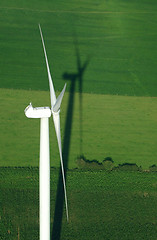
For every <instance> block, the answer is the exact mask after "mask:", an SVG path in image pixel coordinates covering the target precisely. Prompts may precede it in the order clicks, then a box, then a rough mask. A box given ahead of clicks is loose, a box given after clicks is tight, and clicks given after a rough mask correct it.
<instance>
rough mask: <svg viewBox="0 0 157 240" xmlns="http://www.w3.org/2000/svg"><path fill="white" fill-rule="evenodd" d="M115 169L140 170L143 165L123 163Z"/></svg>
mask: <svg viewBox="0 0 157 240" xmlns="http://www.w3.org/2000/svg"><path fill="white" fill-rule="evenodd" d="M115 170H120V171H140V170H141V167H138V166H137V165H136V163H123V164H119V165H118V167H116V168H115Z"/></svg>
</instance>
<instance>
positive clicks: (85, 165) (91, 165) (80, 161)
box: [77, 155, 103, 170]
mask: <svg viewBox="0 0 157 240" xmlns="http://www.w3.org/2000/svg"><path fill="white" fill-rule="evenodd" d="M77 165H78V168H80V169H86V170H102V169H103V164H102V163H99V162H98V161H97V160H88V159H86V158H85V156H84V155H81V156H79V157H78V158H77Z"/></svg>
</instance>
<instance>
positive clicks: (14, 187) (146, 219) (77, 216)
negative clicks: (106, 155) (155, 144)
mask: <svg viewBox="0 0 157 240" xmlns="http://www.w3.org/2000/svg"><path fill="white" fill-rule="evenodd" d="M0 173H1V186H0V191H1V195H0V200H1V208H0V217H1V220H2V221H1V222H0V224H1V225H0V226H1V229H3V231H0V237H1V239H3V240H8V239H9V240H12V239H18V235H19V239H20V240H27V239H34V240H36V239H39V237H38V234H39V223H38V221H39V219H38V215H39V209H38V202H39V198H38V178H39V177H38V168H32V169H28V168H22V169H13V168H10V169H4V168H1V169H0ZM57 179H58V171H56V170H53V169H52V170H51V230H52V228H53V225H54V206H55V199H56V186H57ZM156 188H157V174H153V173H138V172H125V173H124V172H110V173H107V172H104V171H99V172H80V171H68V173H67V189H68V203H69V214H70V222H69V224H67V223H66V215H65V209H63V219H62V228H61V230H60V237H56V238H52V239H56V240H57V239H60V240H63V239H68V240H73V239H76V240H77V239H86V240H88V239H91V238H93V237H94V238H95V239H99V240H104V239H110V240H119V239H122V240H132V239H138V240H142V239H143V240H148V239H149V240H156V231H157V212H156V208H157V194H156V193H157V192H156ZM17 201H18V204H16V202H17ZM2 224H3V225H2ZM51 237H52V235H51Z"/></svg>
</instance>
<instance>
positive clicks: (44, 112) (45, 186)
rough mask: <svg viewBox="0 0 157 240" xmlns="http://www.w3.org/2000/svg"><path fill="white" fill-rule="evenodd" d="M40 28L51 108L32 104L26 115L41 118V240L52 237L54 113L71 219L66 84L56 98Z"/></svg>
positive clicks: (28, 107)
mask: <svg viewBox="0 0 157 240" xmlns="http://www.w3.org/2000/svg"><path fill="white" fill-rule="evenodd" d="M39 30H40V35H41V40H42V45H43V49H44V55H45V61H46V67H47V73H48V79H49V87H50V100H51V108H49V107H37V108H33V106H32V104H31V103H30V105H28V106H27V107H26V108H25V115H26V117H28V118H40V163H39V177H40V180H39V181H40V184H39V185H40V189H39V194H40V240H49V239H50V150H49V118H50V117H51V115H53V121H54V126H55V131H56V136H57V141H58V148H59V154H60V162H61V169H62V178H63V187H64V196H65V206H66V217H67V221H69V215H68V204H67V194H66V185H65V174H64V166H63V158H62V147H61V132H60V115H59V113H60V106H61V102H62V98H63V95H64V92H65V88H66V84H65V85H64V88H63V90H62V92H61V93H60V95H59V96H58V98H56V95H55V91H54V86H53V82H52V78H51V73H50V69H49V64H48V59H47V54H46V48H45V44H44V39H43V35H42V31H41V27H40V24H39Z"/></svg>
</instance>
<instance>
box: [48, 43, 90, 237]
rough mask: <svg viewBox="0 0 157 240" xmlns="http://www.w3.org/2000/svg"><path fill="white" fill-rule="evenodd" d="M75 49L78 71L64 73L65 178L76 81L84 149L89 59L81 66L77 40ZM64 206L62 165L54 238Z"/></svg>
mask: <svg viewBox="0 0 157 240" xmlns="http://www.w3.org/2000/svg"><path fill="white" fill-rule="evenodd" d="M75 51H76V59H77V62H76V64H77V72H76V73H68V72H65V73H64V74H63V76H62V77H63V79H64V80H66V81H67V80H68V81H70V87H69V97H68V104H67V112H66V121H65V128H64V140H63V164H64V172H65V179H66V175H67V169H68V161H69V151H70V144H71V131H72V123H73V111H74V101H75V88H76V82H77V81H78V83H79V103H80V109H79V112H80V139H81V140H80V151H82V90H83V74H84V72H85V70H86V68H87V65H88V63H89V60H86V62H85V63H84V64H83V66H81V60H80V54H79V50H78V44H77V42H76V41H75ZM63 207H64V188H63V180H62V171H61V166H60V170H59V178H58V186H57V195H56V203H55V213H54V223H53V229H52V238H51V239H52V240H54V239H55V240H60V236H61V227H62V218H63Z"/></svg>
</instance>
